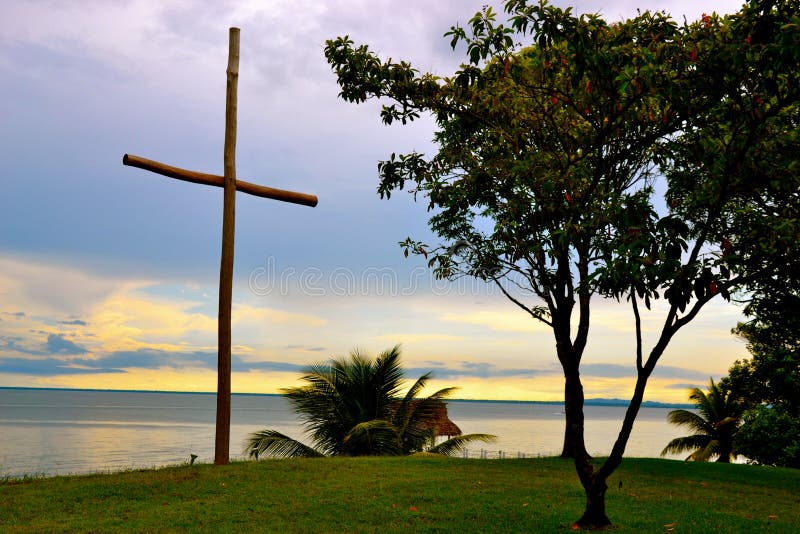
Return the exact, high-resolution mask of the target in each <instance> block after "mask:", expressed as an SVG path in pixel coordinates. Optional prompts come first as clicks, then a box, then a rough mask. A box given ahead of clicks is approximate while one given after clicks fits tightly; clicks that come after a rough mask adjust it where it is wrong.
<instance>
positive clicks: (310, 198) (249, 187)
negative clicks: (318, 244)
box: [122, 154, 317, 208]
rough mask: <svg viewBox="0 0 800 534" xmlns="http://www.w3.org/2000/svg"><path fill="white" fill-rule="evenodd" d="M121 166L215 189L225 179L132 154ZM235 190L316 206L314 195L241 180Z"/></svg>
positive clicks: (124, 158)
mask: <svg viewBox="0 0 800 534" xmlns="http://www.w3.org/2000/svg"><path fill="white" fill-rule="evenodd" d="M122 164H123V165H129V166H131V167H138V168H140V169H144V170H146V171H151V172H154V173H157V174H161V175H164V176H169V177H170V178H175V179H177V180H183V181H186V182H193V183H196V184H204V185H214V186H217V187H223V186H224V185H225V178H224V177H223V176H218V175H216V174H206V173H203V172H196V171H187V170H186V169H180V168H178V167H173V166H171V165H165V164H164V163H159V162H158V161H153V160H151V159H147V158H142V157H139V156H134V155H132V154H125V155H124V156H122ZM236 190H237V191H241V192H242V193H247V194H249V195H254V196H257V197H263V198H271V199H272V200H280V201H281V202H291V203H292V204H301V205H303V206H311V207H312V208H313V207H314V206H316V205H317V196H316V195H308V194H306V193H297V192H295V191H286V190H285V189H275V188H274V187H265V186H263V185H257V184H251V183H250V182H244V181H242V180H236Z"/></svg>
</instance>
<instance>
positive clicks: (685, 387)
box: [664, 383, 708, 390]
mask: <svg viewBox="0 0 800 534" xmlns="http://www.w3.org/2000/svg"><path fill="white" fill-rule="evenodd" d="M707 385H708V384H707V383H706V384H705V385H703V384H687V383H681V384H667V385H665V386H664V387H665V388H666V389H682V390H690V389H695V388H697V389H703V388H705V387H706V386H707Z"/></svg>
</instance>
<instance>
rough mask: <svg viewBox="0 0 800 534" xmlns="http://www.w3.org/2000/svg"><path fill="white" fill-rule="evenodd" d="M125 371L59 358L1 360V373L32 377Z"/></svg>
mask: <svg viewBox="0 0 800 534" xmlns="http://www.w3.org/2000/svg"><path fill="white" fill-rule="evenodd" d="M122 372H124V371H122V370H120V369H113V368H103V367H83V366H80V365H76V364H74V363H73V362H71V361H69V360H59V359H57V358H44V359H29V358H0V373H9V374H21V375H32V376H56V375H75V374H96V373H122Z"/></svg>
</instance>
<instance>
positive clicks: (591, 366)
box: [581, 363, 707, 380]
mask: <svg viewBox="0 0 800 534" xmlns="http://www.w3.org/2000/svg"><path fill="white" fill-rule="evenodd" d="M581 374H582V375H586V376H592V377H597V378H626V377H635V376H636V367H635V366H634V365H621V364H616V363H586V364H582V365H581ZM653 376H654V377H658V378H661V379H665V378H682V379H685V380H703V377H704V376H705V373H702V372H700V371H696V370H694V369H687V368H684V367H673V366H669V365H658V366H656V369H655V371H654V372H653ZM706 379H707V377H706Z"/></svg>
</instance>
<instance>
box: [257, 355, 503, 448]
mask: <svg viewBox="0 0 800 534" xmlns="http://www.w3.org/2000/svg"><path fill="white" fill-rule="evenodd" d="M403 377H404V373H403V368H402V367H401V366H400V346H399V345H397V346H395V347H393V348H391V349H389V350H387V351H384V352H382V353H381V354H380V355H379V356H378V357H377V358H376V359H375V360H372V359H371V358H368V357H367V356H365V355H363V354H362V353H360V352H359V351H357V350H355V351H353V352H351V353H350V356H349V358H338V359H332V360H330V361H329V362H327V363H323V364H316V365H312V366H310V367H308V368H307V369H305V371H304V375H303V376H302V377H301V380H302V381H303V382H305V383H306V385H304V386H301V387H294V388H287V389H284V393H283V395H284V396H285V397H286V398H287V399H289V402H290V403H291V404H292V407H293V409H294V410H295V411H296V412H297V413H298V414H300V416H301V418H302V419H304V424H303V426H304V427H305V430H306V432H307V433H308V435H309V437H310V438H311V440H312V442H313V444H314V445H313V446H309V445H306V444H304V443H301V442H299V441H297V440H294V439H292V438H290V437H288V436H286V435H284V434H281V433H280V432H277V431H275V430H262V431H260V432H255V433H253V434H251V435H250V438H249V441H248V444H247V448H246V449H245V452H246V453H248V454H249V456H250V457H251V458H256V459H258V457H259V455H263V454H267V455H270V456H277V457H309V456H337V455H346V456H374V455H402V454H411V453H413V452H420V451H423V450H427V451H428V452H435V453H441V454H451V453H454V452H457V451H459V450H461V449H463V448H464V447H465V446H466V445H467V444H468V443H470V442H472V441H476V440H477V441H484V442H489V441H493V440H494V439H495V436H492V435H490V434H468V435H460V436H455V437H453V438H451V439H448V440H447V441H445V442H443V443H440V444H438V445H435V444H434V440H435V433H436V427H437V424H438V419H439V418H440V414H441V412H442V407H443V406H444V402H443V400H442V399H444V398H446V397H447V396H448V395H450V394H452V393H453V391H455V389H456V388H445V389H441V390H439V391H437V392H436V393H434V394H432V395H430V396H428V397H425V398H417V396H418V395H419V394H420V392H421V391H422V389H423V388H424V387H425V384H426V383H427V381H428V380H429V379H430V378H431V373H425V374H424V375H422V376H421V377H419V378H418V379H417V380H416V382H414V384H413V385H412V386H411V387H410V388H409V389H408V391H407V392H406V393H405V395H403V396H401V395H400V392H401V389H402V383H403ZM445 414H446V411H445Z"/></svg>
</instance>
